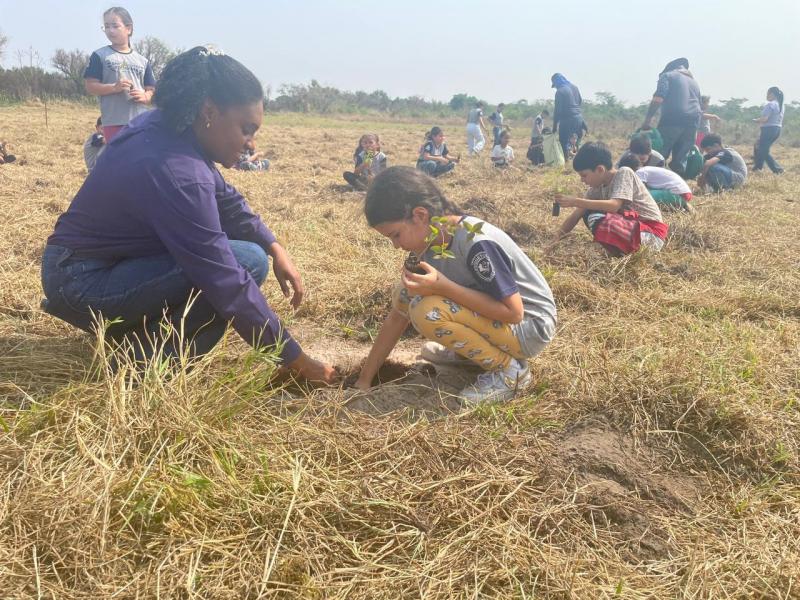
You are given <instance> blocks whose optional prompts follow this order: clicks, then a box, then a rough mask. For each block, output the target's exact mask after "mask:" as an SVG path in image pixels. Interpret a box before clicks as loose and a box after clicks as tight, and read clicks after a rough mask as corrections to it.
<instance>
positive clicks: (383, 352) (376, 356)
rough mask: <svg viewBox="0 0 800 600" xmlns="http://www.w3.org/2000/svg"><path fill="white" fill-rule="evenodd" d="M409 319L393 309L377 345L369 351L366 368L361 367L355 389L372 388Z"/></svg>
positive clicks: (376, 340) (383, 326)
mask: <svg viewBox="0 0 800 600" xmlns="http://www.w3.org/2000/svg"><path fill="white" fill-rule="evenodd" d="M408 322H409V321H408V319H407V318H406V316H405V315H403V314H402V313H401V312H400V311H398V310H396V309H394V308H393V309H392V311H391V312H390V313H389V316H388V317H386V320H385V321H384V322H383V325H382V326H381V330H380V331H379V332H378V337H377V338H375V343H374V344H372V348H370V350H369V354H368V355H367V360H366V361H365V362H364V366H363V367H361V373H359V375H358V380H357V381H356V382H355V384H354V385H355V387H357V388H358V389H360V390H367V389H369V388H370V387H372V380H373V379H375V375H377V374H378V369H380V368H381V365H382V364H383V363H384V362H386V359H387V358H388V356H389V354H391V352H392V350H393V349H394V347H395V346H396V345H397V342H398V341H399V340H400V336H402V335H403V332H404V331H405V330H406V328H407V327H408Z"/></svg>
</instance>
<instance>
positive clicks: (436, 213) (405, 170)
mask: <svg viewBox="0 0 800 600" xmlns="http://www.w3.org/2000/svg"><path fill="white" fill-rule="evenodd" d="M418 206H421V207H423V208H426V209H427V210H428V213H429V214H430V216H432V217H441V216H444V215H462V214H464V213H463V212H462V210H461V209H460V208H459V207H458V205H456V204H454V203H453V202H450V200H448V199H447V198H446V197H445V195H444V194H443V193H442V190H441V189H439V186H438V185H436V182H435V181H434V180H433V178H432V177H430V176H428V175H426V174H425V173H423V172H422V171H419V170H417V169H415V168H413V167H389V168H388V169H386V170H385V171H382V172H381V173H380V174H378V175H377V176H376V177H375V179H373V180H372V183H371V184H370V186H369V190H367V198H366V200H364V214H365V215H366V217H367V223H369V226H370V227H375V226H376V225H380V224H381V223H392V222H394V221H404V220H406V219H409V218H411V213H412V211H413V210H414V209H415V208H416V207H418Z"/></svg>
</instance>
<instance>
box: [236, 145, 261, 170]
mask: <svg viewBox="0 0 800 600" xmlns="http://www.w3.org/2000/svg"><path fill="white" fill-rule="evenodd" d="M262 156H264V153H263V152H260V151H258V150H250V149H248V150H247V151H246V152H242V153H241V154H240V155H239V160H238V161H237V162H236V164H235V165H233V168H234V169H238V170H239V171H266V170H267V169H269V160H267V159H266V158H261V157H262Z"/></svg>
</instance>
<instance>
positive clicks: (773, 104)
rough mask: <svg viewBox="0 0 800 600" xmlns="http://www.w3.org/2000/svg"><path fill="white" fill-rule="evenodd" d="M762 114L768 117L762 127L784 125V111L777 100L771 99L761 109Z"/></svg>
mask: <svg viewBox="0 0 800 600" xmlns="http://www.w3.org/2000/svg"><path fill="white" fill-rule="evenodd" d="M761 116H762V117H767V122H766V123H762V124H761V126H762V127H783V111H782V110H781V105H780V104H778V101H777V100H770V101H769V102H767V103H766V104H765V105H764V108H762V109H761Z"/></svg>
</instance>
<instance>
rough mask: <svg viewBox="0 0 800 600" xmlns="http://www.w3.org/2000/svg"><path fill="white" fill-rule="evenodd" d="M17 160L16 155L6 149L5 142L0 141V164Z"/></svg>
mask: <svg viewBox="0 0 800 600" xmlns="http://www.w3.org/2000/svg"><path fill="white" fill-rule="evenodd" d="M15 160H17V157H16V156H14V155H13V154H9V153H8V152H7V151H6V143H5V142H0V165H2V164H4V163H12V162H14V161H15Z"/></svg>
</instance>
